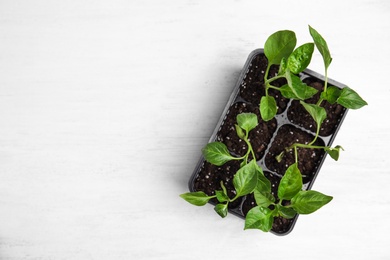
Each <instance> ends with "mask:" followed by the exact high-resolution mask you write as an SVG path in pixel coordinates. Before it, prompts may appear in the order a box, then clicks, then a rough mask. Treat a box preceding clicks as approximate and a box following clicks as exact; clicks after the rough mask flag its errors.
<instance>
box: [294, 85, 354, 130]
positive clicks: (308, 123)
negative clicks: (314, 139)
mask: <svg viewBox="0 0 390 260" xmlns="http://www.w3.org/2000/svg"><path fill="white" fill-rule="evenodd" d="M303 82H305V83H306V84H307V85H309V86H311V87H313V88H315V89H317V90H318V93H317V94H316V95H314V96H313V97H312V98H310V99H308V100H306V101H305V102H306V103H309V104H315V103H317V101H318V99H319V97H320V92H321V91H322V90H323V88H324V84H323V82H322V81H320V80H318V79H315V78H307V79H305V80H304V81H303ZM321 106H322V107H324V108H325V110H326V113H327V118H326V119H325V120H324V122H323V123H322V124H321V128H320V135H321V136H329V135H331V134H333V133H334V131H335V129H336V128H337V126H338V124H339V123H340V120H341V118H342V116H343V114H344V113H345V110H346V109H345V108H344V107H343V106H341V105H339V104H336V103H335V104H333V105H332V104H330V103H328V102H327V101H322V103H321ZM287 116H288V119H289V120H290V121H291V122H292V123H294V124H297V125H299V126H302V127H304V128H306V129H308V130H310V131H312V132H314V133H315V132H316V130H317V125H316V123H315V121H314V119H313V118H312V117H311V116H310V114H309V113H308V112H307V111H306V110H305V108H304V107H303V106H302V105H301V104H300V103H299V101H297V100H294V101H293V102H292V103H291V106H290V107H289V109H288V112H287Z"/></svg>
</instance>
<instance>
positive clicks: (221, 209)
mask: <svg viewBox="0 0 390 260" xmlns="http://www.w3.org/2000/svg"><path fill="white" fill-rule="evenodd" d="M214 210H215V212H217V213H218V215H220V216H221V217H222V218H224V217H226V216H227V214H228V204H217V205H215V207H214Z"/></svg>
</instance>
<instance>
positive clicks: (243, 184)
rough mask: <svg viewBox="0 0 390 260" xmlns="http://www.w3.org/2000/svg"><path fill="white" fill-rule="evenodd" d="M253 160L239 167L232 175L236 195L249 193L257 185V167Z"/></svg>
mask: <svg viewBox="0 0 390 260" xmlns="http://www.w3.org/2000/svg"><path fill="white" fill-rule="evenodd" d="M256 166H257V163H256V161H255V160H252V161H250V162H249V163H248V164H247V165H245V166H244V167H242V168H240V169H239V170H238V171H237V172H236V174H235V175H234V177H233V185H234V188H235V189H236V192H237V194H236V196H237V197H239V196H244V195H247V194H249V193H251V192H252V191H253V190H254V189H255V188H256V186H257V178H258V177H257V176H258V173H259V171H258V167H256Z"/></svg>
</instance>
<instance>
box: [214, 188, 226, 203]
mask: <svg viewBox="0 0 390 260" xmlns="http://www.w3.org/2000/svg"><path fill="white" fill-rule="evenodd" d="M215 195H216V196H217V200H218V201H219V202H225V201H229V197H228V195H227V194H226V193H224V192H223V191H222V190H217V191H215Z"/></svg>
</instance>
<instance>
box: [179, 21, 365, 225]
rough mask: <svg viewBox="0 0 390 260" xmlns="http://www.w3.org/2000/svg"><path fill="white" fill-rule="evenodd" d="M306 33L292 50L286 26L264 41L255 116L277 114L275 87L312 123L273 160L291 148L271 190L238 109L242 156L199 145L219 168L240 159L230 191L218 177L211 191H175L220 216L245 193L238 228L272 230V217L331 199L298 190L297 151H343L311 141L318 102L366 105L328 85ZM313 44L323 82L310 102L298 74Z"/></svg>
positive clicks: (319, 118)
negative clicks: (248, 203)
mask: <svg viewBox="0 0 390 260" xmlns="http://www.w3.org/2000/svg"><path fill="white" fill-rule="evenodd" d="M309 32H310V35H311V36H312V39H313V42H312V43H310V42H309V43H305V44H303V45H301V46H299V47H297V48H295V47H296V43H297V39H296V35H295V33H294V32H292V31H289V30H283V31H278V32H275V33H274V34H272V35H271V36H269V37H268V39H267V40H266V42H265V44H264V54H265V56H266V57H267V60H268V64H267V67H266V70H265V73H264V78H263V79H262V81H263V83H264V84H263V86H264V89H265V94H264V96H262V97H261V99H260V103H259V111H260V117H261V119H262V120H263V121H265V122H267V121H270V120H271V119H273V118H274V117H275V115H276V114H277V111H278V108H277V102H276V100H275V98H274V97H273V96H272V95H270V94H269V89H275V90H277V91H279V92H280V93H281V95H282V96H283V97H285V98H287V99H294V100H298V101H299V104H300V105H302V106H303V108H304V109H305V110H306V111H307V112H308V114H309V115H310V116H311V117H312V118H313V120H314V122H315V123H316V131H315V133H314V137H313V139H312V141H311V142H308V143H298V142H297V143H293V144H292V145H290V146H288V147H285V149H284V151H283V152H282V153H280V154H279V155H277V156H276V160H277V161H279V162H280V161H281V160H282V158H283V156H284V154H285V152H290V151H294V156H295V162H294V163H292V164H291V165H289V166H288V168H287V170H286V172H285V173H284V175H283V177H282V178H281V180H280V182H279V185H278V187H277V191H276V193H273V192H272V191H271V182H270V180H269V179H268V178H267V177H266V176H265V175H264V173H263V169H262V168H261V167H260V166H259V164H258V163H257V161H258V158H256V153H255V152H254V150H253V146H252V143H251V140H250V139H249V133H250V132H251V131H252V130H253V129H254V128H255V127H256V126H257V125H258V123H259V121H258V120H259V119H258V117H257V115H256V114H254V113H241V114H238V115H237V117H236V122H237V124H235V127H234V129H235V132H236V134H237V136H238V138H239V139H241V140H243V141H244V142H245V144H246V145H247V148H248V149H247V151H246V152H245V154H244V155H243V156H237V155H236V154H232V153H231V152H230V151H229V149H228V147H227V146H226V145H225V144H224V143H222V142H211V143H209V144H207V145H206V146H205V147H204V148H203V149H202V154H203V156H204V159H205V160H206V161H207V162H209V163H211V164H213V165H216V166H221V165H224V164H225V163H227V162H229V161H233V160H236V161H239V162H240V168H239V170H238V171H237V172H236V173H235V174H234V177H233V180H232V183H233V187H234V191H235V192H234V195H230V196H229V195H228V192H227V188H226V187H225V185H224V183H223V182H222V181H221V182H220V188H219V189H217V190H215V191H214V192H213V193H211V194H206V193H205V192H203V191H195V192H187V193H184V194H181V195H180V197H182V198H183V199H184V200H186V201H187V202H189V203H191V204H193V205H196V206H203V205H205V204H207V203H208V202H209V201H210V200H213V201H214V202H215V207H214V210H215V212H216V213H217V214H218V215H220V216H221V217H223V218H224V217H226V216H227V214H228V208H229V203H232V202H234V201H236V200H237V199H238V198H240V197H243V196H248V195H250V194H251V195H253V197H254V200H255V202H256V205H255V206H254V207H252V208H251V209H250V210H249V211H248V212H247V214H246V218H245V226H244V229H259V230H262V231H264V232H268V231H270V230H271V229H272V226H273V222H274V219H275V217H282V218H285V219H291V218H294V217H295V216H296V215H297V214H311V213H313V212H315V211H317V210H318V209H320V208H321V207H323V206H324V205H326V204H327V203H329V202H330V201H331V200H332V197H331V196H328V195H325V194H322V193H320V192H318V191H314V190H305V189H304V188H303V181H302V173H301V171H300V169H299V165H298V149H323V150H324V151H325V152H326V153H328V154H329V155H330V156H331V158H333V159H334V160H336V161H337V160H338V159H339V153H340V151H341V150H343V148H342V147H341V146H340V145H337V146H335V147H333V148H332V147H328V146H319V145H315V142H316V140H317V139H318V137H319V134H320V129H321V125H322V123H323V122H324V120H325V119H326V118H327V116H328V115H327V111H326V109H325V108H324V106H323V105H324V103H325V102H328V103H330V104H339V105H341V106H343V107H345V108H347V109H359V108H361V107H363V106H365V105H367V102H366V101H364V100H363V99H362V98H361V97H360V96H359V94H358V93H357V92H356V91H354V90H352V89H351V88H349V87H344V88H342V89H339V88H337V87H334V86H328V68H329V66H330V64H331V62H332V57H331V55H330V52H329V49H328V45H327V42H326V41H325V39H324V38H323V37H322V36H321V35H320V34H319V33H318V32H317V31H316V30H315V29H314V28H312V27H311V26H309ZM315 48H316V49H317V50H318V51H319V52H320V54H321V56H322V58H323V62H324V67H325V80H324V85H323V89H322V90H321V92H320V93H319V99H318V101H316V102H315V103H310V102H308V99H310V98H311V97H313V96H314V95H315V94H317V93H318V90H317V89H315V88H313V87H310V86H308V85H307V84H305V83H304V82H303V81H302V80H301V78H300V73H301V72H303V71H304V70H305V69H306V68H307V67H308V65H309V64H310V62H311V59H312V56H313V52H314V50H315ZM273 65H276V66H279V68H278V72H277V73H276V74H275V75H269V74H270V69H271V66H273ZM278 79H285V81H286V82H287V83H286V84H284V85H282V86H281V87H277V86H275V85H274V84H273V82H274V81H276V80H278ZM286 167H287V166H286Z"/></svg>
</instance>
